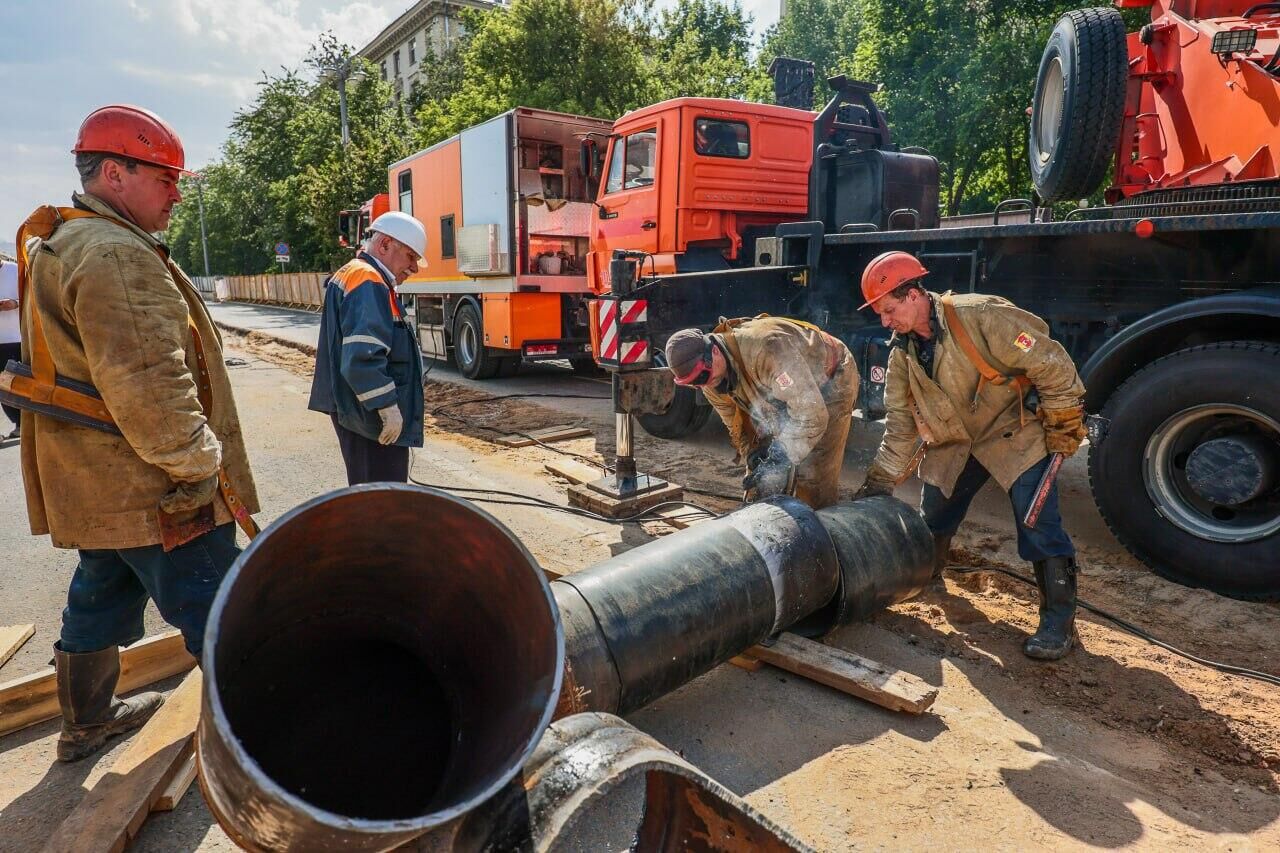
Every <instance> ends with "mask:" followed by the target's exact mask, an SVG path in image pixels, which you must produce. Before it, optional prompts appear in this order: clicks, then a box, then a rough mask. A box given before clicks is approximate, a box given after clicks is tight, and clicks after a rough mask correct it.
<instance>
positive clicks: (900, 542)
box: [551, 497, 933, 716]
mask: <svg viewBox="0 0 1280 853" xmlns="http://www.w3.org/2000/svg"><path fill="white" fill-rule="evenodd" d="M932 565H933V539H932V537H931V536H930V534H929V530H928V528H927V527H926V526H925V524H924V520H923V519H922V518H921V517H920V514H919V513H918V512H917V511H916V510H914V509H912V508H911V507H909V506H907V505H906V504H904V503H902V502H901V501H899V500H895V499H894V498H887V497H877V498H868V499H865V500H860V501H856V502H852V503H842V504H837V505H836V506H832V507H828V508H826V509H823V510H820V511H818V512H814V511H813V510H811V509H810V508H809V507H808V506H806V505H805V504H804V503H802V502H800V501H798V500H796V499H795V498H774V499H772V500H769V501H765V502H762V503H756V504H752V505H750V506H747V507H744V508H743V509H740V510H738V511H737V512H734V513H732V514H730V515H727V516H725V517H724V518H720V519H717V520H715V521H709V522H705V523H703V524H699V525H696V526H694V527H690V528H688V529H686V530H683V531H681V532H679V533H676V534H673V535H671V536H667V537H664V538H662V539H659V540H657V541H655V542H650V543H647V544H645V545H643V546H641V547H639V548H634V549H632V550H630V551H626V552H624V553H622V554H619V555H618V556H616V557H613V558H612V559H609V560H606V561H605V562H603V563H599V564H597V565H595V566H593V567H591V568H589V569H586V570H584V571H581V572H577V573H575V574H572V575H568V576H566V577H563V578H560V579H559V580H557V581H555V582H554V583H552V584H551V589H552V593H553V594H554V596H555V599H556V605H557V606H558V607H559V609H560V614H561V619H562V621H563V623H564V626H565V658H566V665H567V671H566V675H565V683H564V693H563V695H562V697H561V701H560V707H559V709H558V711H557V716H563V715H564V714H568V713H577V712H580V711H606V712H609V713H617V714H627V713H630V712H631V711H634V710H636V709H637V708H641V707H644V706H645V705H647V704H649V703H650V702H652V701H653V700H655V699H657V698H658V697H660V696H664V695H666V694H667V693H669V692H671V691H672V690H674V689H675V688H677V687H679V686H680V685H682V684H685V683H687V682H688V681H690V680H692V679H694V678H696V677H697V676H699V675H701V674H703V673H704V672H707V671H708V670H710V669H712V668H713V667H715V666H718V665H719V664H722V663H724V662H725V661H727V660H728V659H729V658H731V657H733V656H734V655H737V654H739V653H741V652H742V651H743V650H744V649H747V648H749V647H751V646H753V645H755V644H756V643H759V642H761V641H762V640H765V639H767V638H768V637H770V636H772V635H773V634H776V633H778V632H780V631H784V630H788V629H790V630H795V631H798V632H800V633H803V634H806V635H808V636H820V635H822V634H826V633H828V632H830V631H831V630H833V629H834V628H836V627H838V626H840V625H845V624H848V623H849V622H852V621H856V620H860V619H865V618H866V617H867V616H868V615H870V614H871V613H873V612H874V611H876V610H878V609H882V608H884V607H887V606H889V605H890V604H893V603H895V602H897V601H902V600H904V599H906V598H910V597H911V596H913V595H915V594H916V593H917V592H919V591H920V589H922V588H923V587H924V586H925V584H927V583H928V582H929V577H930V573H931V571H932Z"/></svg>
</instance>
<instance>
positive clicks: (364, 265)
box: [332, 258, 400, 320]
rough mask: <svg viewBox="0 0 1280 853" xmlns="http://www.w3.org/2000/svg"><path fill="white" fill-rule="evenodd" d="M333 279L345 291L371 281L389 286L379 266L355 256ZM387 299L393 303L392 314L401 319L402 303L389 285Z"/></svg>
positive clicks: (348, 291) (347, 291)
mask: <svg viewBox="0 0 1280 853" xmlns="http://www.w3.org/2000/svg"><path fill="white" fill-rule="evenodd" d="M332 281H334V282H335V283H337V284H339V285H341V286H342V292H343V293H350V292H351V291H353V290H355V289H356V288H357V287H359V286H360V285H362V284H365V283H367V282H371V281H372V282H375V283H377V284H380V285H382V286H383V287H387V283H386V282H385V281H383V280H382V273H381V272H379V271H378V268H377V267H375V266H374V265H373V264H371V263H369V262H368V261H362V260H360V259H359V258H353V259H352V260H350V261H347V262H346V263H345V264H343V265H342V267H341V268H340V269H339V270H338V271H337V272H335V273H334V274H333V279H332ZM387 300H388V302H389V303H390V304H391V316H392V317H393V318H395V319H397V320H399V319H400V303H399V302H398V301H397V300H396V294H395V291H394V290H392V289H391V288H389V287H387Z"/></svg>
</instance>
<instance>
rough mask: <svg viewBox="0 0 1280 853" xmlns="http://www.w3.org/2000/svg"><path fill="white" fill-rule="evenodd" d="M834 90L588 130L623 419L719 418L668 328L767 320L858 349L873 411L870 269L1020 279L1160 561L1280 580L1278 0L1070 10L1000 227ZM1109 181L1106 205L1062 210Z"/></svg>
mask: <svg viewBox="0 0 1280 853" xmlns="http://www.w3.org/2000/svg"><path fill="white" fill-rule="evenodd" d="M1145 6H1149V7H1150V9H1151V19H1150V23H1148V24H1146V25H1145V26H1143V27H1142V28H1141V29H1140V30H1139V31H1138V32H1134V33H1127V32H1126V28H1125V25H1124V22H1123V19H1122V17H1121V14H1120V12H1119V8H1117V7H1145ZM828 82H829V83H830V85H831V86H832V88H833V90H834V92H835V94H834V97H833V98H832V99H831V100H830V102H829V103H827V104H826V106H825V107H824V108H823V109H822V110H821V111H818V112H813V111H810V110H808V109H801V108H798V107H788V106H779V105H776V104H769V105H766V104H755V103H747V102H740V101H729V100H712V99H677V100H674V101H667V102H664V103H661V104H656V105H654V106H651V107H648V108H645V109H642V110H638V111H636V112H633V113H630V114H628V115H626V116H624V117H622V118H621V119H619V120H618V121H617V122H615V123H614V125H613V128H612V131H611V133H610V134H609V137H608V140H607V143H606V144H601V141H600V140H599V139H598V138H591V139H585V140H584V141H583V143H582V146H581V150H580V160H581V161H582V162H583V164H584V169H585V171H586V172H587V173H588V174H590V175H592V176H593V177H597V178H598V179H599V183H600V186H599V193H598V195H597V197H596V205H595V209H594V215H593V217H592V222H591V227H590V236H591V253H590V255H589V257H588V264H587V274H588V279H589V284H590V288H591V290H592V291H593V292H594V293H596V294H598V297H599V298H598V299H597V300H596V301H595V302H593V303H590V305H589V310H590V313H591V317H592V326H591V337H592V346H593V352H594V353H595V356H596V358H597V360H598V361H599V363H600V364H601V365H602V366H604V367H605V368H606V369H608V370H609V371H611V372H612V373H613V374H614V387H615V394H614V397H615V406H616V408H617V411H618V412H619V413H620V415H626V416H627V417H626V418H625V420H627V421H629V420H630V416H635V417H636V418H637V419H638V420H639V422H640V424H641V426H642V427H644V428H645V429H646V430H648V431H649V432H651V433H653V434H655V435H658V436H662V437H668V438H671V437H678V436H680V435H683V434H686V433H689V432H692V431H693V430H696V429H697V428H698V427H700V426H701V425H702V423H704V422H705V421H706V419H707V416H708V414H709V409H707V408H706V407H705V406H704V405H702V404H701V400H700V397H699V396H697V395H695V394H693V393H692V392H690V391H688V390H687V389H683V388H674V387H673V386H672V383H671V379H670V374H669V371H667V370H665V369H663V363H662V356H661V353H662V346H663V344H664V343H665V341H666V339H667V337H669V336H670V335H671V334H672V333H673V332H675V331H676V330H677V329H680V328H685V327H689V326H700V327H702V328H704V329H710V328H711V327H712V326H714V325H715V324H716V322H717V320H718V318H719V317H721V316H728V317H734V316H748V315H754V314H758V313H761V312H767V313H771V314H777V315H783V316H791V317H798V318H802V319H806V320H809V321H811V322H814V323H817V324H818V325H820V326H822V327H823V328H824V329H825V330H827V331H828V332H831V333H832V334H835V335H837V336H838V337H840V338H841V339H842V340H844V341H845V342H846V343H847V344H848V345H849V346H850V348H851V350H852V351H853V353H854V355H855V357H856V358H857V359H858V362H859V368H860V374H861V377H862V383H861V390H860V395H859V408H860V410H861V413H862V415H863V416H864V417H868V418H876V417H879V416H881V415H882V414H883V389H884V378H885V365H886V361H887V346H886V344H887V337H886V335H887V332H886V331H885V330H883V329H882V328H881V327H880V325H879V323H878V322H877V318H876V316H875V315H874V314H873V313H872V312H871V311H870V310H861V311H860V310H859V308H858V306H859V304H860V302H861V297H860V294H859V290H858V282H859V279H860V276H861V273H862V270H863V269H864V268H865V267H866V265H867V263H868V262H869V261H870V260H871V258H873V257H874V256H876V255H878V254H880V253H882V252H884V251H887V250H890V249H901V250H905V251H909V252H911V253H913V254H915V255H916V257H918V258H919V259H920V260H921V261H923V262H924V264H925V265H926V266H927V267H928V268H929V270H930V271H931V274H930V277H929V284H930V286H931V288H932V289H935V290H940V291H945V290H955V291H960V292H972V291H980V292H983V293H992V294H998V295H1001V296H1005V297H1007V298H1009V299H1010V300H1012V301H1013V302H1015V303H1017V304H1018V305H1020V306H1022V307H1023V308H1026V309H1028V310H1030V311H1033V312H1035V313H1037V314H1039V315H1040V316H1042V317H1044V318H1045V320H1046V321H1047V322H1048V323H1049V325H1050V326H1051V328H1052V333H1053V336H1054V338H1055V339H1057V340H1058V341H1060V342H1062V343H1063V345H1064V346H1065V347H1066V348H1067V349H1068V351H1069V352H1070V353H1071V355H1072V357H1073V358H1074V359H1075V360H1076V362H1077V364H1078V365H1079V367H1080V371H1081V374H1082V376H1083V378H1084V381H1085V384H1086V386H1087V388H1088V394H1087V397H1086V401H1085V404H1086V408H1087V411H1088V412H1089V414H1090V418H1089V428H1090V442H1089V444H1090V446H1089V458H1088V469H1089V481H1090V486H1091V490H1092V494H1093V498H1094V500H1095V502H1096V503H1097V506H1098V509H1099V510H1100V512H1101V515H1102V517H1103V518H1104V519H1105V521H1106V523H1107V524H1108V525H1109V526H1110V528H1111V530H1112V531H1113V532H1114V534H1115V535H1116V537H1117V538H1118V539H1119V541H1120V542H1121V543H1123V544H1124V545H1125V546H1126V547H1127V548H1128V549H1129V550H1130V551H1131V552H1132V553H1133V554H1134V555H1135V556H1136V557H1137V558H1138V559H1140V560H1142V561H1143V562H1145V563H1146V564H1147V565H1148V566H1150V567H1151V568H1152V569H1153V570H1154V571H1156V572H1158V573H1159V574H1161V575H1163V576H1164V577H1166V578H1169V579H1171V580H1173V581H1176V582H1179V583H1182V584H1187V585H1191V586H1199V587H1206V588H1209V589H1212V590H1215V591H1217V592H1219V593H1222V594H1224V595H1229V596H1234V597H1240V598H1245V599H1258V600H1276V599H1280V129H1278V126H1277V118H1276V115H1277V109H1280V108H1278V107H1277V105H1280V3H1244V2H1229V0H1117V2H1116V3H1115V4H1114V5H1113V6H1108V7H1102V8H1090V9H1082V10H1078V11H1073V12H1070V13H1068V14H1066V15H1064V16H1062V17H1061V18H1060V19H1059V20H1058V22H1057V24H1056V26H1055V27H1054V29H1053V31H1052V34H1051V36H1050V38H1049V40H1048V42H1047V44H1046V46H1045V49H1044V52H1043V57H1042V61H1041V63H1040V67H1039V72H1038V76H1037V80H1036V85H1035V91H1034V96H1033V100H1032V108H1031V115H1030V126H1029V134H1028V149H1029V156H1030V166H1031V173H1032V177H1033V183H1034V187H1035V193H1034V194H1033V195H1032V197H1031V198H1029V199H1011V200H1009V201H1006V202H1002V203H1001V204H999V205H997V207H996V209H995V210H994V211H993V212H992V215H991V217H990V221H989V222H988V223H987V224H981V225H973V224H966V225H964V226H963V227H945V226H947V225H948V224H954V223H947V222H946V221H944V220H943V219H942V218H941V217H940V216H939V205H938V173H939V168H938V162H937V161H936V160H935V159H934V158H933V157H931V156H929V154H928V153H927V152H926V151H924V150H922V149H916V148H911V147H900V146H899V145H898V144H897V143H895V142H894V141H893V140H892V136H891V131H890V128H889V125H888V123H887V121H886V120H885V116H884V115H883V113H881V112H880V110H879V109H878V108H877V107H876V104H875V102H874V98H873V94H874V92H875V90H876V87H874V86H872V85H869V84H865V83H860V82H858V81H853V80H848V79H845V78H843V77H836V78H833V79H831V80H829V81H828ZM802 105H803V104H802ZM1108 176H1110V178H1111V180H1110V184H1109V186H1108V187H1107V188H1106V190H1105V196H1104V197H1105V203H1104V204H1102V205H1100V206H1095V207H1078V208H1076V209H1073V210H1071V211H1070V212H1069V213H1068V214H1066V215H1064V216H1061V217H1060V218H1055V217H1054V203H1058V205H1059V208H1061V207H1063V206H1065V205H1063V204H1062V203H1063V202H1067V201H1074V200H1078V199H1081V198H1084V197H1086V196H1089V195H1090V194H1091V193H1093V192H1095V191H1096V190H1097V189H1098V188H1099V187H1100V186H1101V185H1102V183H1103V182H1104V181H1106V180H1107V178H1108ZM622 422H623V418H622V417H620V420H619V424H620V425H619V431H620V437H621V433H622V431H623V426H622ZM626 429H627V431H628V435H627V438H628V439H629V426H628V427H627V428H626ZM621 445H622V442H621V441H620V446H621ZM627 446H630V442H629V441H627Z"/></svg>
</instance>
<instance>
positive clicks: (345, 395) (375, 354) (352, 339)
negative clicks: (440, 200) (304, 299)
mask: <svg viewBox="0 0 1280 853" xmlns="http://www.w3.org/2000/svg"><path fill="white" fill-rule="evenodd" d="M426 251H427V232H426V230H425V229H423V227H422V223H421V222H419V221H418V220H416V219H414V218H413V217H412V216H410V215H408V214H407V213H400V212H399V211H392V212H390V213H384V214H382V215H381V216H379V217H378V218H377V219H375V220H374V221H373V224H372V225H370V226H369V231H368V235H367V237H366V239H365V240H364V243H363V245H362V246H361V247H360V251H359V253H358V254H357V255H356V257H355V259H354V260H352V261H350V262H348V263H347V264H346V265H344V266H343V267H342V268H341V269H340V270H338V271H337V272H336V273H334V274H333V275H332V276H330V277H329V280H328V282H327V283H326V287H325V297H324V312H323V314H322V315H321V317H320V340H319V343H318V345H317V347H316V373H315V378H314V379H313V380H312V382H311V400H310V403H309V404H308V408H310V409H312V410H313V411H317V412H325V413H327V414H328V415H329V416H330V417H331V418H332V419H333V428H334V430H335V431H336V432H337V434H338V445H339V447H341V449H342V460H343V462H344V463H345V464H346V468H347V483H348V484H350V485H353V486H354V485H356V484H357V483H374V482H399V483H404V482H407V481H408V479H409V448H410V447H421V446H422V409H423V405H422V354H421V351H420V350H419V348H418V340H417V337H416V336H415V335H414V332H413V328H412V327H411V326H410V325H409V322H408V320H406V319H405V313H404V306H403V304H401V302H400V297H399V296H398V295H397V294H396V286H397V285H399V284H403V283H404V280H405V279H407V278H408V277H409V276H411V275H413V274H414V273H415V272H417V271H418V267H419V265H425V263H426V262H425V261H424V260H423V259H422V258H423V255H425V254H426Z"/></svg>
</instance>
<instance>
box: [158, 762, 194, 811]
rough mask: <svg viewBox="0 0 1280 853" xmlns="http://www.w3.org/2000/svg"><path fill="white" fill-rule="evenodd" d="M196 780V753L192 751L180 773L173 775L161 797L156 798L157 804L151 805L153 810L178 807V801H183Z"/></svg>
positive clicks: (169, 809) (170, 809)
mask: <svg viewBox="0 0 1280 853" xmlns="http://www.w3.org/2000/svg"><path fill="white" fill-rule="evenodd" d="M195 780H196V755H195V753H194V752H193V753H191V757H190V758H188V759H187V763H186V764H184V765H182V769H181V770H179V771H178V775H176V776H174V777H173V781H172V782H170V783H169V787H167V788H165V789H164V791H162V792H161V793H160V799H158V800H156V804H155V805H154V806H152V807H151V810H152V811H153V812H171V811H173V810H174V809H176V808H177V807H178V803H180V802H182V797H183V795H184V794H186V793H187V789H188V788H190V787H191V783H192V782H194V781H195Z"/></svg>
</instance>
